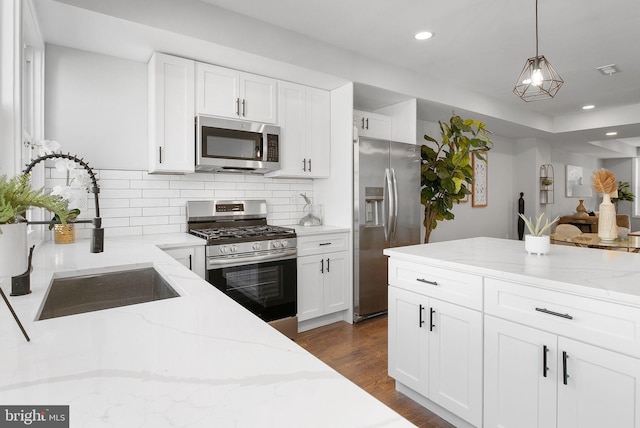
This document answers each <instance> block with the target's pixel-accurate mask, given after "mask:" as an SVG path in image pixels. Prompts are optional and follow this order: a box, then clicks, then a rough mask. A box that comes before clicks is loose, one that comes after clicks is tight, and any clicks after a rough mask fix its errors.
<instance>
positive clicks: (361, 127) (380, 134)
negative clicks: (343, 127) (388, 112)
mask: <svg viewBox="0 0 640 428" xmlns="http://www.w3.org/2000/svg"><path fill="white" fill-rule="evenodd" d="M353 125H354V126H355V127H356V128H357V129H358V135H357V136H358V137H370V138H378V139H381V140H390V139H391V117H389V116H385V115H382V114H377V113H370V112H368V111H361V110H354V111H353Z"/></svg>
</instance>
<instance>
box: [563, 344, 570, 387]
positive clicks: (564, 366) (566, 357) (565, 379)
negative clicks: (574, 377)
mask: <svg viewBox="0 0 640 428" xmlns="http://www.w3.org/2000/svg"><path fill="white" fill-rule="evenodd" d="M568 358H569V355H567V351H562V383H564V384H565V385H566V384H567V380H568V379H569V373H567V359H568Z"/></svg>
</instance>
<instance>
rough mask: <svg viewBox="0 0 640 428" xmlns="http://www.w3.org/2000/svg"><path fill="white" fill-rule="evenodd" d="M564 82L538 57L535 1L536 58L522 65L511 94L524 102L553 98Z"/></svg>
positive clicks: (542, 57)
mask: <svg viewBox="0 0 640 428" xmlns="http://www.w3.org/2000/svg"><path fill="white" fill-rule="evenodd" d="M563 83H564V80H562V78H561V77H560V75H559V74H558V73H557V72H556V70H555V69H554V68H553V67H552V66H551V64H549V61H547V59H546V58H545V57H544V55H538V0H536V56H535V57H533V58H529V59H528V60H527V62H526V63H525V64H524V67H523V68H522V71H521V72H520V76H519V77H518V80H517V81H516V85H515V87H514V88H513V93H514V94H516V95H517V96H519V97H520V98H522V99H523V100H524V101H526V102H529V101H537V100H544V99H549V98H553V97H555V95H556V94H557V93H558V90H560V87H561V86H562V84H563Z"/></svg>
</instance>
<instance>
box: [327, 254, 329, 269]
mask: <svg viewBox="0 0 640 428" xmlns="http://www.w3.org/2000/svg"><path fill="white" fill-rule="evenodd" d="M327 272H329V257H327Z"/></svg>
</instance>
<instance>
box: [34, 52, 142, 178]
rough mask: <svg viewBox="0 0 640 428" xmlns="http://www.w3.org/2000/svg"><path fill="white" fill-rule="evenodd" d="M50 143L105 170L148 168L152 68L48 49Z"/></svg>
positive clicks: (103, 57) (106, 57) (139, 64)
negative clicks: (149, 72)
mask: <svg viewBox="0 0 640 428" xmlns="http://www.w3.org/2000/svg"><path fill="white" fill-rule="evenodd" d="M45 60H46V81H45V91H46V92H45V111H46V115H45V138H46V139H48V140H56V141H58V142H59V143H60V144H61V145H62V150H63V151H64V152H65V153H66V152H70V153H71V154H78V155H79V156H80V157H84V158H85V159H86V160H88V161H89V162H90V163H91V165H92V166H93V167H95V168H99V169H126V170H129V169H131V170H143V169H146V168H147V64H145V63H141V62H137V61H130V60H126V59H122V58H116V57H112V56H107V55H100V54H96V53H91V52H87V51H82V50H78V49H71V48H67V47H63V46H57V45H51V44H47V45H46V59H45Z"/></svg>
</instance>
